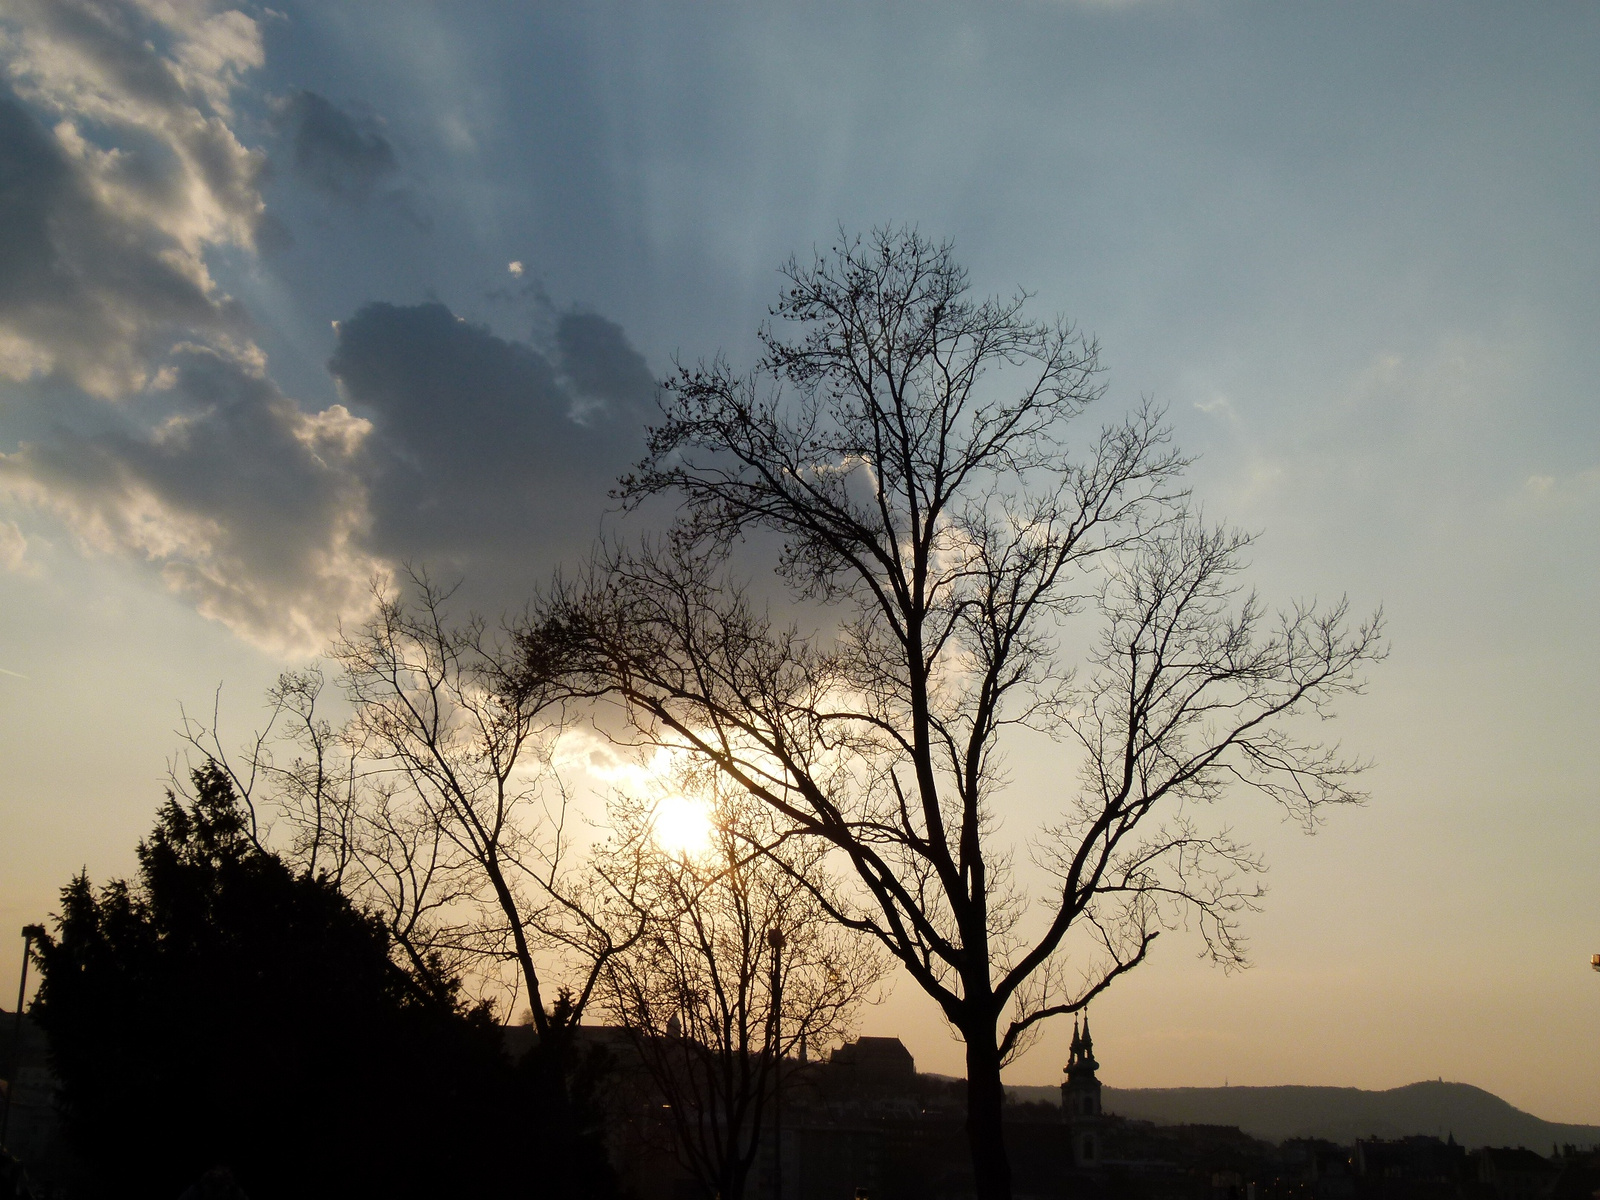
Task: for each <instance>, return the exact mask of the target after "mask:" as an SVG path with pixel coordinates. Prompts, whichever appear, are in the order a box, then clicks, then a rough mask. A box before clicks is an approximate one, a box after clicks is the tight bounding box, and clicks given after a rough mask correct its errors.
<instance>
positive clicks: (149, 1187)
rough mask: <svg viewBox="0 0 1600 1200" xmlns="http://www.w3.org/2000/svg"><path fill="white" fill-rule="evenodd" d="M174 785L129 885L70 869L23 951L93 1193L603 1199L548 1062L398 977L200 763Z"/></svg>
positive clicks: (601, 1168) (599, 1157) (374, 935)
mask: <svg viewBox="0 0 1600 1200" xmlns="http://www.w3.org/2000/svg"><path fill="white" fill-rule="evenodd" d="M193 778H194V784H195V793H196V797H197V798H196V799H195V800H194V801H193V803H190V804H185V803H184V802H182V801H180V800H179V799H178V798H176V797H174V796H172V795H171V794H169V795H168V799H167V803H166V804H165V805H164V806H163V807H162V809H161V812H160V816H159V818H158V820H157V823H156V827H155V829H154V831H153V832H152V833H151V835H150V837H149V838H148V839H146V840H145V841H143V842H141V843H140V845H139V874H138V881H137V883H136V884H132V885H130V884H129V883H127V882H124V881H116V882H113V883H110V884H108V885H107V886H105V887H103V888H101V889H99V890H98V891H97V890H96V889H94V888H93V887H92V886H91V885H90V882H89V880H88V879H87V877H86V876H83V875H80V876H79V877H77V878H76V879H74V880H73V881H72V882H71V883H70V884H69V885H68V886H67V887H66V888H65V889H63V892H62V909H61V913H60V917H59V920H58V925H57V932H56V933H55V935H54V936H52V937H49V938H47V939H46V940H45V941H44V942H43V944H42V945H41V946H40V948H39V962H40V967H41V971H42V976H43V979H42V982H41V984H40V988H39V994H38V997H37V999H36V1000H35V1002H34V1005H33V1008H32V1014H33V1016H34V1017H35V1018H36V1019H37V1020H38V1022H39V1023H40V1025H41V1026H42V1027H43V1028H44V1030H45V1032H46V1033H47V1034H48V1036H49V1038H50V1043H51V1052H52V1055H53V1061H54V1064H55V1070H56V1073H57V1074H58V1076H59V1077H60V1079H61V1083H62V1098H63V1105H64V1115H65V1117H66V1119H67V1123H68V1130H69V1133H70V1135H71V1137H72V1140H73V1143H74V1145H75V1147H76V1148H77V1152H78V1153H79V1154H80V1155H81V1156H82V1158H83V1160H84V1163H85V1165H86V1166H87V1167H88V1169H89V1170H90V1171H91V1172H92V1174H93V1175H94V1176H95V1177H97V1178H98V1180H99V1181H100V1183H101V1185H102V1186H103V1187H104V1189H105V1191H104V1194H107V1195H112V1194H115V1195H118V1196H126V1197H130V1198H133V1197H152V1198H154V1197H160V1198H161V1200H171V1198H172V1197H175V1196H177V1195H179V1193H181V1192H183V1191H184V1189H185V1188H186V1187H187V1186H188V1185H191V1184H193V1183H195V1181H196V1180H198V1179H200V1178H201V1177H202V1176H204V1175H205V1174H206V1173H207V1172H208V1171H213V1170H215V1169H217V1168H223V1169H225V1170H226V1171H228V1172H231V1175H232V1177H233V1179H235V1180H236V1181H237V1183H238V1185H239V1186H240V1187H241V1188H242V1189H243V1190H244V1192H245V1193H246V1194H248V1195H249V1196H250V1197H252V1200H273V1198H276V1197H285V1198H287V1197H291V1196H293V1197H319V1196H333V1195H339V1196H384V1197H411V1196H416V1197H422V1196H428V1197H445V1196H455V1195H468V1194H473V1195H482V1194H485V1193H487V1192H489V1191H491V1190H492V1191H493V1192H495V1193H496V1194H502V1195H525V1196H541V1195H547V1194H552V1195H559V1194H584V1195H597V1196H603V1195H606V1194H608V1193H609V1192H611V1191H612V1186H611V1179H610V1173H609V1171H608V1169H607V1167H606V1165H605V1159H604V1155H603V1152H602V1151H601V1150H600V1148H599V1142H598V1138H597V1135H596V1130H595V1129H594V1128H593V1124H592V1122H590V1121H589V1120H587V1119H586V1117H585V1115H584V1111H583V1110H582V1109H581V1108H580V1107H579V1106H576V1105H575V1104H574V1103H573V1101H572V1100H571V1099H570V1093H569V1087H568V1079H567V1077H566V1076H565V1075H564V1074H563V1072H562V1071H561V1070H560V1069H559V1067H557V1068H551V1067H548V1066H538V1067H530V1068H524V1069H518V1068H515V1067H513V1066H512V1064H511V1063H510V1062H509V1061H508V1060H507V1059H506V1057H505V1055H504V1053H503V1051H502V1048H501V1046H502V1043H501V1032H500V1029H499V1026H498V1025H496V1024H495V1023H494V1021H493V1020H492V1019H491V1016H490V1014H489V1013H488V1012H487V1011H486V1010H484V1009H482V1008H478V1009H474V1010H470V1011H463V1010H462V1008H461V1007H460V1006H459V1005H458V1004H456V1003H455V1002H454V1001H453V1000H441V999H440V998H438V996H437V994H436V993H430V992H428V991H426V990H424V989H422V988H419V987H418V986H416V984H415V982H414V981H413V980H412V979H411V977H410V976H408V975H407V974H406V973H405V972H404V971H403V970H401V969H400V968H399V967H398V966H397V965H396V964H395V963H394V961H393V960H392V959H391V957H390V953H389V949H390V948H389V943H388V935H387V933H386V932H385V930H384V928H383V927H382V925H381V924H379V923H378V922H376V921H374V920H371V919H369V918H368V917H367V916H366V915H364V914H363V913H361V912H359V911H357V910H356V909H355V908H354V907H353V906H352V905H351V904H350V902H349V901H348V900H347V899H346V898H345V897H344V896H343V895H342V894H341V893H340V892H339V890H338V889H337V888H336V887H335V886H334V885H333V884H332V883H330V882H329V881H327V880H326V879H321V878H311V877H308V876H306V875H303V874H296V873H295V872H293V871H292V870H291V869H290V868H289V867H288V866H287V865H286V864H285V863H284V862H283V861H282V860H281V859H280V858H278V857H277V856H276V855H274V854H272V853H271V852H269V851H267V850H265V849H263V848H262V847H261V846H259V845H258V844H257V843H256V842H255V840H254V838H253V837H252V836H251V833H250V826H249V823H248V820H247V816H246V814H245V813H244V811H243V810H242V808H241V806H240V804H239V802H238V800H237V799H236V797H235V795H234V793H233V790H232V788H231V787H230V785H229V783H228V781H227V779H226V777H225V776H224V775H223V773H222V772H221V771H220V770H218V769H217V768H216V767H214V766H212V765H207V766H206V767H203V768H201V769H200V770H198V771H196V772H195V773H194V776H193ZM546 1057H548V1055H546ZM580 1182H581V1186H579V1187H578V1188H577V1191H576V1192H575V1191H574V1190H573V1189H574V1185H577V1184H580Z"/></svg>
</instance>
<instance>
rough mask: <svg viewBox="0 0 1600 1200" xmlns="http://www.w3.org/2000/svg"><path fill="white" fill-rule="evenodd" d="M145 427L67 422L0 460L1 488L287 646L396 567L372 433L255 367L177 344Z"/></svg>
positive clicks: (350, 609)
mask: <svg viewBox="0 0 1600 1200" xmlns="http://www.w3.org/2000/svg"><path fill="white" fill-rule="evenodd" d="M161 378H162V382H163V383H164V384H165V385H166V388H167V393H166V398H167V400H168V401H169V403H168V405H167V407H166V409H165V411H164V413H163V414H162V415H160V416H159V417H158V418H157V419H155V420H153V421H150V422H148V423H145V424H144V425H142V426H140V425H132V426H131V427H125V428H119V429H110V430H105V431H102V432H100V433H97V434H92V435H91V434H79V433H69V432H65V431H62V432H58V433H57V434H55V435H54V436H53V437H52V438H51V439H49V440H48V441H42V442H37V443H32V444H24V445H23V446H22V447H21V448H20V449H18V450H17V451H16V452H15V453H13V454H10V455H0V495H5V496H8V497H9V498H11V499H13V500H17V501H21V502H24V503H27V504H30V505H31V506H33V507H36V508H40V509H44V510H47V511H51V512H53V513H55V514H56V515H57V516H58V517H60V518H61V520H62V521H63V522H64V523H65V524H66V525H67V527H68V528H69V529H71V530H72V531H73V532H74V533H75V534H76V535H77V537H78V538H79V540H80V542H81V544H82V545H83V546H84V547H85V548H86V549H89V550H92V551H98V552H100V553H105V554H112V555H118V556H121V557H124V558H127V559H130V560H136V561H143V562H147V563H149V564H151V565H152V566H153V567H154V568H155V569H156V570H157V571H158V573H159V575H160V577H161V578H162V580H163V581H164V582H165V583H166V585H167V586H168V587H169V588H170V589H171V590H173V591H174V592H177V593H178V594H180V595H183V596H185V597H187V598H189V599H190V600H191V601H192V602H193V603H194V605H195V607H196V608H197V609H198V610H199V611H200V612H201V613H202V614H203V615H205V616H207V617H211V618H213V619H215V620H218V621H221V622H222V623H224V624H225V625H227V626H228V627H229V628H231V629H233V630H234V631H235V632H237V633H239V634H240V635H241V636H243V637H245V638H247V639H248V640H250V641H252V642H255V643H257V644H259V645H263V646H266V647H268V648H271V649H276V650H279V651H282V652H284V653H289V654H303V653H307V652H309V651H312V650H315V649H317V648H319V647H320V645H321V644H322V642H323V641H324V639H325V638H326V637H327V635H328V632H329V631H330V630H331V628H332V627H333V625H334V624H335V623H336V622H337V620H338V618H339V617H340V616H341V614H344V615H349V614H354V613H359V612H361V611H363V609H364V607H365V605H366V603H367V601H368V597H367V586H366V585H367V582H368V580H369V579H370V578H371V577H372V575H373V574H374V573H375V572H378V571H381V570H382V569H383V568H384V566H385V564H384V563H383V562H382V561H381V560H379V559H378V558H377V557H375V556H374V555H372V554H371V553H370V552H369V551H368V550H367V549H366V548H365V547H364V545H363V536H364V534H365V532H366V528H367V524H368V513H367V500H366V490H365V484H364V482H363V479H362V474H361V471H360V469H359V467H360V460H361V454H362V449H363V444H364V442H365V441H366V438H367V436H368V434H369V432H370V427H369V426H368V424H367V423H366V422H364V421H361V420H359V419H357V418H355V417H353V416H351V415H350V414H349V413H348V412H347V411H346V410H345V409H344V408H343V407H342V406H339V405H334V406H332V407H330V408H328V409H325V410H323V411H322V412H318V413H307V412H304V411H302V410H301V409H300V408H299V407H298V406H297V405H296V404H295V403H294V402H293V401H292V400H290V399H288V398H287V397H285V396H284V395H283V394H282V393H281V392H279V390H278V389H277V387H276V386H275V385H274V384H273V383H272V381H271V380H270V379H268V378H267V377H266V375H265V373H264V372H263V371H262V369H261V367H260V364H259V363H258V362H252V361H250V360H248V359H243V360H242V359H239V358H237V357H229V356H227V355H224V354H221V353H218V352H217V351H215V350H212V349H208V348H205V347H200V346H193V345H191V346H185V347H180V348H179V349H178V350H176V351H175V352H174V354H173V355H172V356H171V358H170V361H169V362H168V363H167V364H166V365H165V366H164V367H163V369H162V372H161Z"/></svg>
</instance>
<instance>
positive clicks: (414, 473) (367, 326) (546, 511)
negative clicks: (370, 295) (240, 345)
mask: <svg viewBox="0 0 1600 1200" xmlns="http://www.w3.org/2000/svg"><path fill="white" fill-rule="evenodd" d="M556 342H557V347H558V354H557V361H556V362H552V361H551V359H550V358H547V357H546V356H545V355H544V354H542V353H540V352H539V351H538V350H536V349H534V348H533V347H531V346H529V345H527V344H525V343H522V342H515V341H508V340H505V339H503V338H500V337H497V336H495V335H494V334H493V333H491V332H490V331H489V330H487V329H486V328H484V327H482V326H480V325H475V324H472V323H470V322H466V321H462V320H460V319H458V318H457V317H456V316H455V315H454V314H452V313H451V312H450V310H449V309H448V308H446V307H445V306H444V305H442V304H423V305H418V306H415V307H397V306H394V305H389V304H372V305H368V306H367V307H365V308H363V309H362V310H361V311H360V312H359V313H357V314H356V316H355V317H353V318H352V319H351V320H349V321H345V322H342V323H341V324H340V327H339V345H338V348H337V350H336V351H335V353H334V356H333V358H332V360H331V361H330V362H329V364H328V367H329V370H330V371H332V372H333V374H334V376H335V377H336V378H337V379H338V381H339V384H340V387H341V390H342V392H343V395H344V397H345V399H346V401H347V403H348V404H349V405H350V407H351V409H352V411H354V412H355V413H357V414H359V415H361V416H363V417H366V418H369V419H370V420H371V421H372V423H373V435H372V438H371V439H370V441H369V443H368V446H367V448H366V452H365V453H366V461H367V463H368V469H369V471H370V477H369V485H370V494H371V503H372V532H371V545H372V547H373V549H374V551H375V552H377V553H380V554H383V555H385V556H388V557H390V558H392V559H402V558H405V559H413V560H422V561H426V562H428V563H430V564H431V565H432V566H434V567H436V568H439V569H441V570H444V571H446V572H450V573H456V574H465V575H466V576H467V577H468V578H469V582H470V583H472V584H474V586H473V588H472V590H473V592H474V595H475V596H477V597H479V598H482V599H488V598H490V597H491V596H494V595H502V596H505V597H513V596H515V595H516V591H517V588H518V587H525V586H527V585H528V584H529V583H531V582H533V581H535V580H536V579H538V578H539V576H540V575H542V573H543V572H544V571H546V570H548V569H549V567H550V566H552V565H553V564H554V563H555V562H556V561H559V560H560V558H561V557H563V556H564V555H567V554H570V553H572V552H574V551H576V550H580V549H582V548H583V547H586V546H587V545H588V544H589V543H590V542H591V541H592V540H593V539H594V537H595V536H596V535H597V534H598V533H599V532H600V530H601V521H602V516H603V514H604V512H605V511H606V509H607V506H608V501H607V491H608V489H609V488H610V486H611V484H612V482H613V481H614V480H615V479H616V477H617V475H618V474H619V473H620V472H621V471H622V470H623V469H625V468H626V466H627V465H628V464H629V462H631V461H632V460H633V458H635V457H636V456H637V454H638V451H639V449H640V448H641V446H642V430H643V420H644V412H643V408H642V404H643V403H644V402H645V401H647V399H648V396H649V390H650V388H651V386H652V383H651V378H650V374H649V371H648V368H647V367H646V366H645V363H644V360H643V358H642V357H641V356H640V355H639V354H638V352H637V351H635V350H634V349H633V348H632V347H631V346H630V345H629V344H628V342H627V339H626V337H624V336H623V334H622V331H621V330H620V329H619V328H618V327H617V326H616V325H614V324H612V323H611V322H608V321H605V320H603V319H602V318H599V317H592V316H579V315H569V316H566V317H564V318H562V319H561V321H560V322H559V324H558V326H557V338H556Z"/></svg>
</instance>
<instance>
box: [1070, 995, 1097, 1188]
mask: <svg viewBox="0 0 1600 1200" xmlns="http://www.w3.org/2000/svg"><path fill="white" fill-rule="evenodd" d="M1099 1069H1100V1064H1099V1063H1098V1062H1096V1061H1095V1057H1094V1038H1093V1037H1091V1036H1090V1034H1089V1018H1088V1016H1087V1015H1085V1016H1084V1018H1083V1026H1082V1028H1081V1029H1080V1028H1079V1026H1078V1022H1077V1019H1076V1018H1074V1019H1073V1022H1072V1048H1071V1051H1070V1052H1069V1054H1068V1057H1067V1066H1066V1074H1067V1078H1066V1081H1065V1082H1064V1083H1063V1084H1062V1085H1061V1113H1062V1116H1063V1117H1064V1118H1065V1119H1066V1122H1067V1137H1068V1138H1069V1139H1070V1140H1071V1143H1072V1165H1073V1166H1075V1167H1095V1166H1099V1165H1100V1159H1101V1146H1100V1124H1101V1120H1100V1080H1099V1078H1098V1077H1096V1075H1095V1072H1096V1071H1098V1070H1099Z"/></svg>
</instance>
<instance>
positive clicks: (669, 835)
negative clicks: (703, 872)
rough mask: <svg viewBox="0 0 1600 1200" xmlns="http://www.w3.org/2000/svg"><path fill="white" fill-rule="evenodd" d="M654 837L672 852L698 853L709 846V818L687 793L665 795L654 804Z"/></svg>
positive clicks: (660, 844)
mask: <svg viewBox="0 0 1600 1200" xmlns="http://www.w3.org/2000/svg"><path fill="white" fill-rule="evenodd" d="M655 839H656V843H657V844H658V845H659V846H660V847H661V848H662V849H663V850H668V851H670V852H671V853H673V854H689V855H695V854H702V853H704V852H705V851H706V850H707V849H709V848H710V846H711V817H710V815H709V814H708V813H707V812H706V809H705V806H704V805H703V804H698V803H696V802H695V801H693V800H691V799H689V798H688V797H687V796H676V795H673V796H666V797H663V799H662V800H661V802H660V803H659V804H657V805H656V811H655Z"/></svg>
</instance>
